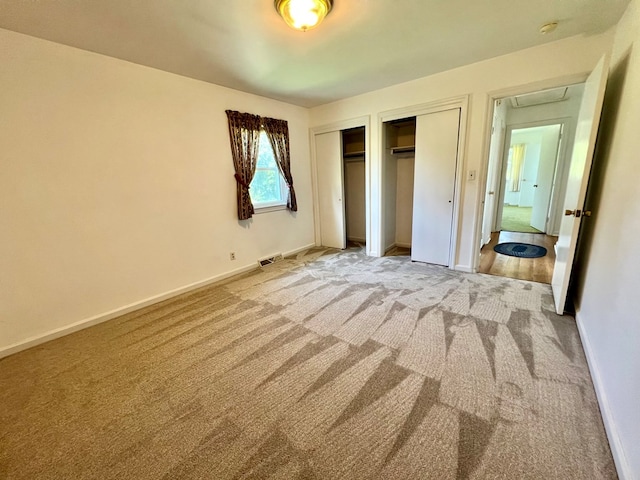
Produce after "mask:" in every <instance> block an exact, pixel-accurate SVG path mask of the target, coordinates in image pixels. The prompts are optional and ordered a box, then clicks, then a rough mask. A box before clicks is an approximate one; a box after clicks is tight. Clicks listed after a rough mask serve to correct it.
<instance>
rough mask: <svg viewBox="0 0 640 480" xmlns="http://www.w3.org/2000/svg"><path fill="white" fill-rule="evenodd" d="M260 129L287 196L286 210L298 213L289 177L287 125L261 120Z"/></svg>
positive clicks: (289, 160) (268, 119)
mask: <svg viewBox="0 0 640 480" xmlns="http://www.w3.org/2000/svg"><path fill="white" fill-rule="evenodd" d="M262 127H263V128H264V131H265V132H266V134H267V137H268V138H269V142H271V147H272V148H273V155H274V157H275V159H276V164H277V165H278V169H279V170H280V173H281V174H282V177H283V178H284V180H285V182H286V183H287V188H288V189H289V194H288V196H287V209H289V210H291V211H292V212H297V211H298V201H297V200H296V191H295V189H294V188H293V177H292V176H291V154H290V151H289V125H288V123H287V121H286V120H278V119H277V118H267V117H263V118H262Z"/></svg>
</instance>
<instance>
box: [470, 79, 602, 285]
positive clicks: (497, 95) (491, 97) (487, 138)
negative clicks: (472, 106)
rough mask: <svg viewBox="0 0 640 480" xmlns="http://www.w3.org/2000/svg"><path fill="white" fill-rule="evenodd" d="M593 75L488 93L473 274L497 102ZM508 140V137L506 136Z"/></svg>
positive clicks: (478, 262)
mask: <svg viewBox="0 0 640 480" xmlns="http://www.w3.org/2000/svg"><path fill="white" fill-rule="evenodd" d="M590 74H591V71H586V72H583V73H579V74H574V75H566V76H563V77H556V78H551V79H548V80H542V81H539V82H532V83H528V84H523V85H517V86H514V87H509V88H503V89H498V90H492V91H490V92H487V97H486V102H485V121H484V126H485V128H484V135H483V138H484V141H483V147H482V157H481V161H480V167H479V172H480V178H479V180H480V184H479V185H478V190H477V192H476V214H475V220H476V222H475V232H474V237H473V243H472V246H473V251H472V256H473V264H472V265H471V270H472V271H473V272H477V271H478V265H479V264H480V249H481V247H480V241H481V238H482V219H483V216H484V211H483V210H484V203H483V201H482V200H483V198H484V196H485V195H486V190H487V174H488V170H489V147H490V145H491V127H492V126H493V115H494V108H495V102H496V100H502V99H504V98H507V97H513V96H515V95H524V94H527V93H534V92H539V91H541V90H549V89H552V88H558V87H565V86H570V85H577V84H579V83H585V82H586V80H587V77H588V76H589V75H590ZM505 138H506V136H505Z"/></svg>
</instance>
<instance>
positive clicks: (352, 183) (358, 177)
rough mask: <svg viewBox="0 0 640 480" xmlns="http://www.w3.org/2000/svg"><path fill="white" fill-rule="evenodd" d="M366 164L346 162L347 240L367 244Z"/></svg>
mask: <svg viewBox="0 0 640 480" xmlns="http://www.w3.org/2000/svg"><path fill="white" fill-rule="evenodd" d="M365 173H366V172H365V163H364V160H357V161H347V162H344V189H345V192H344V193H345V198H346V205H345V206H346V217H347V218H346V223H347V238H348V239H349V240H354V241H357V242H366V238H367V233H366V224H365V208H366V194H365V180H364V179H365Z"/></svg>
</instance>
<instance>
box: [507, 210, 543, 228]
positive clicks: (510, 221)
mask: <svg viewBox="0 0 640 480" xmlns="http://www.w3.org/2000/svg"><path fill="white" fill-rule="evenodd" d="M532 210H533V208H531V207H514V206H511V205H505V206H504V207H503V208H502V225H500V230H506V231H508V232H524V233H542V232H541V231H540V230H538V229H535V228H533V227H532V226H531V225H530V223H531V211H532Z"/></svg>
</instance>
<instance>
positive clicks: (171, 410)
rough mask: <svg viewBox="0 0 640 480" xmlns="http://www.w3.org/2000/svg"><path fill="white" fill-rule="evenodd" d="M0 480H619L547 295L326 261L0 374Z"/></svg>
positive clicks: (529, 286)
mask: <svg viewBox="0 0 640 480" xmlns="http://www.w3.org/2000/svg"><path fill="white" fill-rule="evenodd" d="M0 386H1V388H0V478H3V479H30V480H33V479H44V478H51V479H54V478H55V479H115V478H118V479H162V478H164V479H181V478H193V479H216V480H222V479H323V480H324V479H369V478H371V479H403V480H404V479H419V478H428V479H467V478H468V479H483V478H509V479H515V478H517V479H563V480H564V479H609V478H616V475H615V470H614V467H613V463H612V459H611V454H610V452H609V447H608V444H607V441H606V437H605V435H604V431H603V427H602V423H601V419H600V416H599V411H598V406H597V403H596V400H595V395H594V391H593V386H592V383H591V380H590V377H589V373H588V370H587V365H586V362H585V358H584V354H583V351H582V347H581V345H580V341H579V337H578V333H577V331H576V327H575V324H574V321H573V319H572V318H571V317H560V316H557V315H555V313H554V312H553V305H552V298H551V293H550V289H549V287H548V286H547V285H542V284H537V283H530V282H524V281H518V280H510V279H504V278H499V277H492V276H488V275H480V274H477V275H474V274H462V273H458V272H453V271H450V270H448V269H445V268H442V267H435V266H428V265H424V264H419V263H411V262H410V261H409V259H408V258H406V257H387V258H371V257H366V256H364V255H363V254H362V252H361V250H360V249H350V250H347V251H345V252H336V251H335V250H324V249H312V250H310V251H308V252H304V253H302V254H300V255H298V256H297V258H294V259H288V260H285V261H283V262H280V263H276V264H273V265H271V266H269V267H267V268H266V269H264V270H262V271H256V272H255V273H252V274H249V275H246V276H244V277H241V278H238V279H234V280H233V281H230V282H227V283H226V284H222V285H216V286H211V287H207V288H203V289H200V290H198V291H196V292H192V293H190V294H185V295H181V296H179V297H176V298H173V299H170V300H167V301H165V302H162V303H160V304H157V305H154V306H151V307H148V308H145V309H143V310H139V311H137V312H133V313H130V314H128V315H125V316H123V317H120V318H117V319H114V320H111V321H109V322H106V323H103V324H100V325H97V326H95V327H92V328H90V329H86V330H83V331H80V332H77V333H75V334H73V335H69V336H67V337H64V338H61V339H58V340H55V341H52V342H49V343H47V344H44V345H41V346H38V347H35V348H32V349H30V350H27V351H24V352H21V353H18V354H16V355H13V356H10V357H8V358H5V359H3V360H1V361H0Z"/></svg>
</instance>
